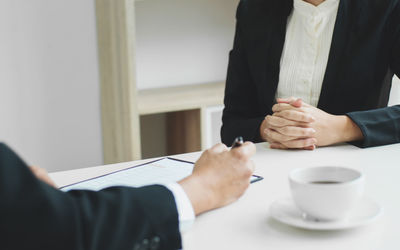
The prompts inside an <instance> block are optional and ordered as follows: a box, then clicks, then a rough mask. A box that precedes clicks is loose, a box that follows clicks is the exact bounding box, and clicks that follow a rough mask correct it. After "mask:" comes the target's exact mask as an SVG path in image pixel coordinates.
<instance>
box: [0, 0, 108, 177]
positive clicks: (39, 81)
mask: <svg viewBox="0 0 400 250" xmlns="http://www.w3.org/2000/svg"><path fill="white" fill-rule="evenodd" d="M0 55H1V56H0V118H1V120H0V141H6V142H7V143H9V144H10V145H11V146H13V147H15V148H16V149H17V151H18V152H19V153H21V154H22V155H23V156H24V158H25V159H26V160H27V161H28V162H29V163H30V164H35V165H40V166H42V167H45V168H46V169H48V170H49V171H55V170H63V169H72V168H79V167H87V166H94V165H99V164H101V163H102V141H101V128H100V126H101V125H100V102H99V79H98V64H97V47H96V29H95V12H94V1H93V0H34V1H32V0H1V1H0Z"/></svg>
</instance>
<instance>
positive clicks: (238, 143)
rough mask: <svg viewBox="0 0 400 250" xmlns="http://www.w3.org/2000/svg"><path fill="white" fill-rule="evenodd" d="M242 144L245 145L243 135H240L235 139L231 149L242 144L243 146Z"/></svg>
mask: <svg viewBox="0 0 400 250" xmlns="http://www.w3.org/2000/svg"><path fill="white" fill-rule="evenodd" d="M242 145H243V137H241V136H238V137H236V138H235V140H234V141H233V143H232V147H231V149H234V148H237V147H240V146H242Z"/></svg>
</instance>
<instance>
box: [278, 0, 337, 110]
mask: <svg viewBox="0 0 400 250" xmlns="http://www.w3.org/2000/svg"><path fill="white" fill-rule="evenodd" d="M339 1H340V0H325V1H324V2H323V3H321V4H320V5H318V6H314V5H312V4H310V3H307V2H305V1H303V0H294V8H293V12H292V14H291V15H290V17H289V19H288V25H287V28H286V40H285V45H284V48H283V52H282V58H281V68H280V75H279V83H278V89H277V92H276V97H277V98H285V97H291V96H293V97H299V98H302V99H303V101H304V102H306V103H308V104H310V105H313V106H317V105H318V101H319V96H320V92H321V88H322V82H323V80H324V75H325V70H326V66H327V63H328V57H329V51H330V48H331V43H332V36H333V30H334V27H335V22H336V15H337V11H338V9H339Z"/></svg>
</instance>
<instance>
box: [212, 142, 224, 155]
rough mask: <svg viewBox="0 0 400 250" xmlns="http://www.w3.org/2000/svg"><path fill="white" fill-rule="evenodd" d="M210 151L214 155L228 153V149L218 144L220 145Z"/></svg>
mask: <svg viewBox="0 0 400 250" xmlns="http://www.w3.org/2000/svg"><path fill="white" fill-rule="evenodd" d="M209 151H210V152H211V153H214V154H219V153H222V152H225V151H228V147H227V146H226V145H225V144H223V143H218V144H215V145H214V146H213V147H212V148H210V150H209Z"/></svg>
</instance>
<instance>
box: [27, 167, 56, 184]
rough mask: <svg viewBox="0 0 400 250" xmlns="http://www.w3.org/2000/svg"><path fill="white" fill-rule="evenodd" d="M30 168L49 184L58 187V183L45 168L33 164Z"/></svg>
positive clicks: (37, 176)
mask: <svg viewBox="0 0 400 250" xmlns="http://www.w3.org/2000/svg"><path fill="white" fill-rule="evenodd" d="M29 168H30V169H31V171H32V173H33V174H34V175H35V176H36V178H38V179H39V180H41V181H43V182H45V183H47V184H49V185H50V186H52V187H54V188H58V187H57V185H56V184H55V183H54V182H53V180H52V179H50V177H49V175H48V174H47V172H46V170H44V169H43V168H39V167H35V166H31V167H29Z"/></svg>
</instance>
